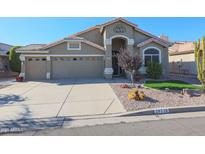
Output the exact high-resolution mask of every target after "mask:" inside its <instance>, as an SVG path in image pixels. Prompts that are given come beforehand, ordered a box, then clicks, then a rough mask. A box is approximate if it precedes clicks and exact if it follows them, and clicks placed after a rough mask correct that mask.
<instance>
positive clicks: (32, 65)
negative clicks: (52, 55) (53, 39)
mask: <svg viewBox="0 0 205 154" xmlns="http://www.w3.org/2000/svg"><path fill="white" fill-rule="evenodd" d="M26 66H27V68H26V78H27V79H28V80H44V79H46V59H45V58H28V60H27V65H26Z"/></svg>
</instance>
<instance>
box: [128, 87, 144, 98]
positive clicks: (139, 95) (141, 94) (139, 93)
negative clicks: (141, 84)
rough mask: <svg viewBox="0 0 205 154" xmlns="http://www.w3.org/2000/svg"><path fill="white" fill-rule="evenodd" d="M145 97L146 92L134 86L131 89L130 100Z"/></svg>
mask: <svg viewBox="0 0 205 154" xmlns="http://www.w3.org/2000/svg"><path fill="white" fill-rule="evenodd" d="M144 98H145V94H144V92H142V91H139V90H138V89H137V88H133V89H132V90H131V91H129V92H128V99H129V100H132V99H134V100H143V99H144Z"/></svg>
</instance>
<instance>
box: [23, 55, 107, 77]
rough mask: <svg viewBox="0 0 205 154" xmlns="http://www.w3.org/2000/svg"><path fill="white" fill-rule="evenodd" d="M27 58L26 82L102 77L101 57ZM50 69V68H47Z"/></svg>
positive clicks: (102, 62)
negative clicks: (48, 76)
mask: <svg viewBox="0 0 205 154" xmlns="http://www.w3.org/2000/svg"><path fill="white" fill-rule="evenodd" d="M49 59H50V60H49V61H47V59H46V57H29V58H27V61H26V63H27V65H26V79H27V80H44V79H47V73H49V74H50V78H51V79H67V78H101V77H103V70H104V61H103V56H101V55H99V56H82V57H81V56H67V57H66V56H62V57H51V58H49ZM49 67H50V68H49Z"/></svg>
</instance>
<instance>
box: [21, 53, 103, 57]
mask: <svg viewBox="0 0 205 154" xmlns="http://www.w3.org/2000/svg"><path fill="white" fill-rule="evenodd" d="M23 56H25V57H104V56H105V55H97V54H87V55H79V54H72V55H71V54H70V55H69V54H68V55H65V54H63V55H60V54H58V55H57V54H56V55H55V54H54V55H43V54H29V55H23Z"/></svg>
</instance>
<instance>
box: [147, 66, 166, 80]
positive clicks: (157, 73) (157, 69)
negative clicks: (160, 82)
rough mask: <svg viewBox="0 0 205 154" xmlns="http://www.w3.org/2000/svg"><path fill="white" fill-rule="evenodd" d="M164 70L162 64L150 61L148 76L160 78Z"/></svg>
mask: <svg viewBox="0 0 205 154" xmlns="http://www.w3.org/2000/svg"><path fill="white" fill-rule="evenodd" d="M162 71H163V68H162V65H161V64H158V63H156V62H150V63H149V64H148V66H147V70H146V72H147V75H148V77H149V78H152V79H159V78H160V77H161V75H162Z"/></svg>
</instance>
